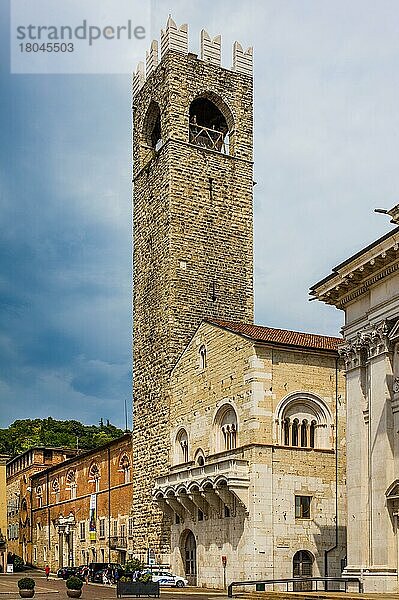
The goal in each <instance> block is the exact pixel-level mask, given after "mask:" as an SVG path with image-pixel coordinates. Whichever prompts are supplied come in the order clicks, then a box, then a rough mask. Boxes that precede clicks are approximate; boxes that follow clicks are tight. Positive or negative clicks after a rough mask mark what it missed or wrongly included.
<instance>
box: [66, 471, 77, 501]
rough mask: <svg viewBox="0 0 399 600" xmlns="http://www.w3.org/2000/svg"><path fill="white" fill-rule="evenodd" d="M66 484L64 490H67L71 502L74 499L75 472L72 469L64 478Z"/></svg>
mask: <svg viewBox="0 0 399 600" xmlns="http://www.w3.org/2000/svg"><path fill="white" fill-rule="evenodd" d="M66 484H67V487H66V489H67V490H68V489H69V493H70V496H71V499H72V500H73V499H74V498H76V472H75V471H74V469H70V470H69V471H68V473H67V476H66Z"/></svg>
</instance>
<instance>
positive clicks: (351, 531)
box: [340, 339, 370, 572]
mask: <svg viewBox="0 0 399 600" xmlns="http://www.w3.org/2000/svg"><path fill="white" fill-rule="evenodd" d="M340 353H341V355H342V356H343V358H344V360H345V367H346V397H347V406H346V416H347V423H346V443H347V449H346V452H347V456H348V457H349V460H348V461H347V468H346V473H347V507H348V530H347V540H348V541H347V548H348V565H347V571H348V572H350V571H351V570H354V571H359V570H360V568H365V567H366V566H368V565H369V564H370V558H369V527H368V521H369V514H368V399H367V389H366V388H367V386H366V385H365V383H366V379H367V377H366V375H367V365H366V363H365V361H364V358H365V356H364V353H362V344H360V343H359V340H357V339H355V340H353V341H352V342H351V341H350V342H349V343H348V344H347V345H345V346H343V347H342V348H341V349H340Z"/></svg>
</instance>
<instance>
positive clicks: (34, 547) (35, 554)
mask: <svg viewBox="0 0 399 600" xmlns="http://www.w3.org/2000/svg"><path fill="white" fill-rule="evenodd" d="M33 562H37V548H36V546H33Z"/></svg>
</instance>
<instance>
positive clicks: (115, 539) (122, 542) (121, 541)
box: [109, 536, 127, 550]
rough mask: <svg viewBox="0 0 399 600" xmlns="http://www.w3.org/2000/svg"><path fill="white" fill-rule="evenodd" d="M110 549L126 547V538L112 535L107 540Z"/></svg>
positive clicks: (123, 548)
mask: <svg viewBox="0 0 399 600" xmlns="http://www.w3.org/2000/svg"><path fill="white" fill-rule="evenodd" d="M109 545H110V548H111V550H125V549H126V548H127V538H126V537H120V536H112V537H111V538H110V540H109Z"/></svg>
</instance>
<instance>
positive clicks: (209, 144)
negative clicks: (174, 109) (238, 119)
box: [190, 123, 229, 154]
mask: <svg viewBox="0 0 399 600" xmlns="http://www.w3.org/2000/svg"><path fill="white" fill-rule="evenodd" d="M228 142H229V138H228V135H227V134H226V133H223V132H222V131H217V130H216V129H210V128H209V127H204V126H202V125H197V123H190V144H195V145H196V146H201V147H202V148H209V150H216V151H217V152H221V153H222V154H229V143H228Z"/></svg>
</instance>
